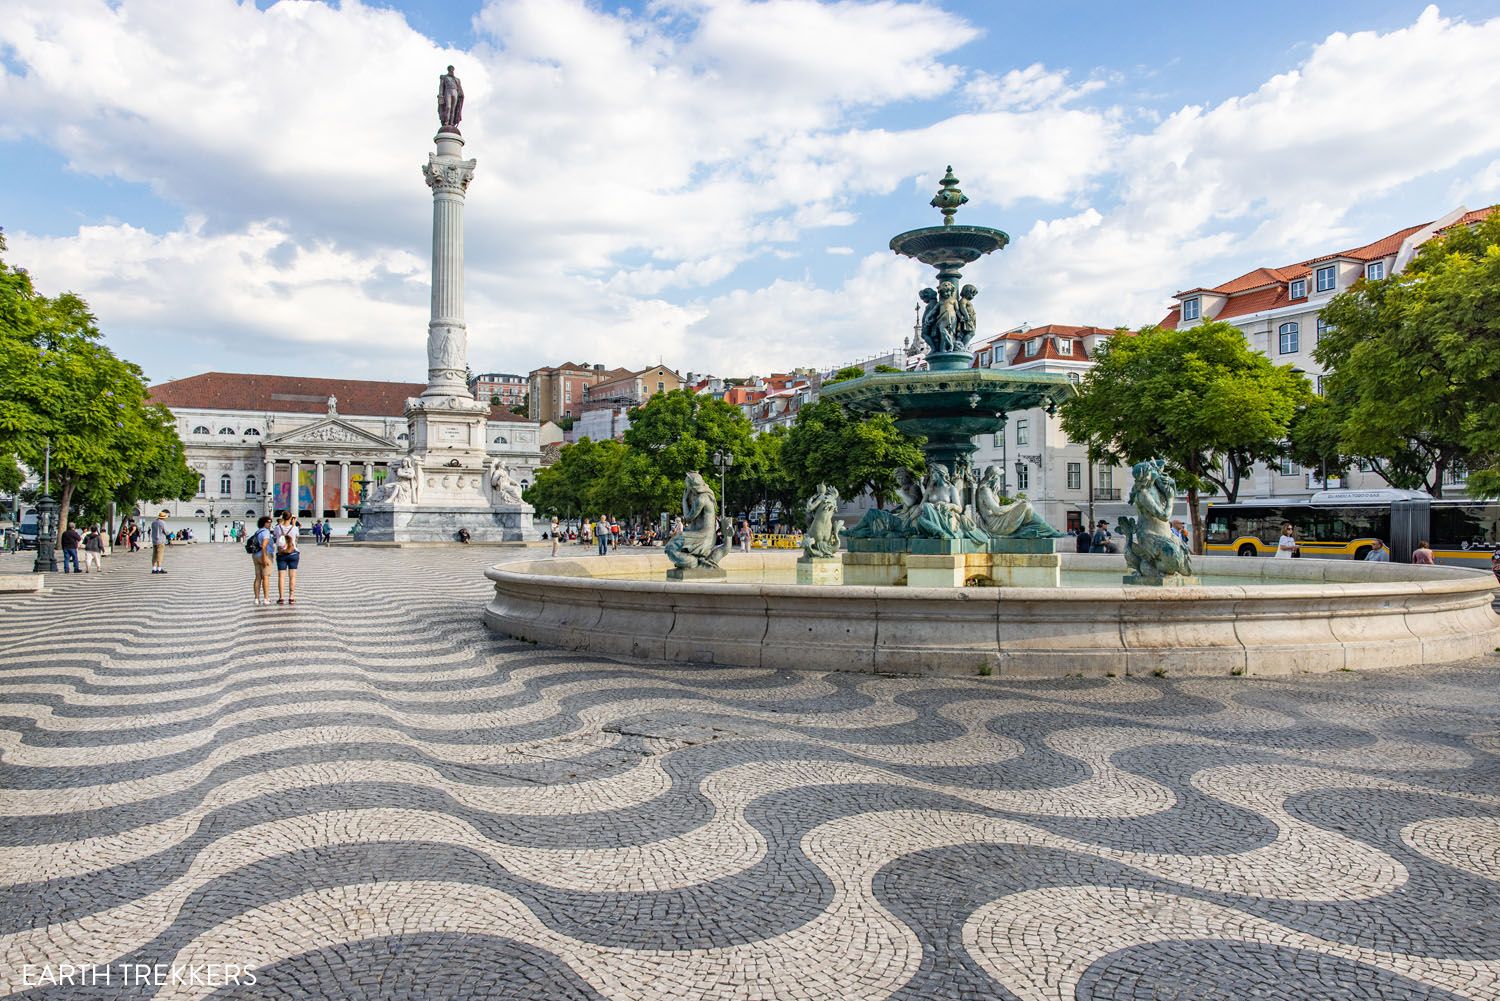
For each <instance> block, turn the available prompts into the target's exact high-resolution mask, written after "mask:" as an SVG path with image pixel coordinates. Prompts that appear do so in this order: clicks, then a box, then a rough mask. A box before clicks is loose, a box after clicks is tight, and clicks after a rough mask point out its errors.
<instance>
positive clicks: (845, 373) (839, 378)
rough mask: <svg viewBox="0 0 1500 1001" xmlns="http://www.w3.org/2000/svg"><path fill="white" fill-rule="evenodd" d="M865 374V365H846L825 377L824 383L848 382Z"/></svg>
mask: <svg viewBox="0 0 1500 1001" xmlns="http://www.w3.org/2000/svg"><path fill="white" fill-rule="evenodd" d="M882 367H886V368H889V366H882ZM892 371H899V369H892ZM864 374H865V368H864V366H863V365H845V366H844V367H843V368H841V369H839V370H838V371H837V372H835V373H833V375H832V376H830V377H829V378H827V379H824V380H823V385H825V386H831V385H833V384H834V383H835V382H848V381H849V380H850V379H858V378H860V377H861V376H863V375H864Z"/></svg>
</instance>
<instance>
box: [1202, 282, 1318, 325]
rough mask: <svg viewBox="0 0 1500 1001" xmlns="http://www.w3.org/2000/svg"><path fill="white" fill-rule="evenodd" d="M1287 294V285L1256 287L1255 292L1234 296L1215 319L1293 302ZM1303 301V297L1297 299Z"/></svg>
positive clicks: (1257, 311) (1255, 311)
mask: <svg viewBox="0 0 1500 1001" xmlns="http://www.w3.org/2000/svg"><path fill="white" fill-rule="evenodd" d="M1293 301H1294V300H1293V299H1291V298H1290V297H1289V296H1288V295H1287V290H1286V285H1285V284H1280V285H1272V286H1271V287H1270V288H1262V289H1256V290H1255V291H1254V292H1246V293H1245V294H1244V295H1236V296H1232V297H1231V298H1230V299H1229V301H1228V302H1226V303H1225V304H1224V308H1223V309H1221V310H1219V312H1218V315H1217V316H1215V317H1214V319H1215V320H1227V319H1229V318H1230V317H1232V316H1244V315H1245V314H1246V313H1259V312H1260V311H1261V310H1263V309H1275V308H1276V307H1278V306H1285V305H1287V304H1288V303H1291V302H1293ZM1295 301H1296V302H1302V301H1303V299H1297V300H1295Z"/></svg>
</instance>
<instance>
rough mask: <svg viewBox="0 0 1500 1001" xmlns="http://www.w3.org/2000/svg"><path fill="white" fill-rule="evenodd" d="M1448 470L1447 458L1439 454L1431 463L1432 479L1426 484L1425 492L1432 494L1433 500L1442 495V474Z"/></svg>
mask: <svg viewBox="0 0 1500 1001" xmlns="http://www.w3.org/2000/svg"><path fill="white" fill-rule="evenodd" d="M1447 471H1448V460H1447V459H1445V458H1443V457H1442V456H1441V455H1440V456H1438V457H1437V461H1436V462H1434V463H1433V464H1432V480H1431V481H1430V482H1429V483H1428V485H1427V492H1428V493H1429V494H1431V495H1432V498H1433V500H1437V499H1439V498H1440V497H1442V496H1443V475H1444V474H1445V473H1447Z"/></svg>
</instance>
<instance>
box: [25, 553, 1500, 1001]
mask: <svg viewBox="0 0 1500 1001" xmlns="http://www.w3.org/2000/svg"><path fill="white" fill-rule="evenodd" d="M514 555H516V554H515V553H514V551H505V550H493V549H492V550H482V549H468V550H403V551H395V550H382V549H364V548H354V547H348V548H333V549H321V550H320V549H308V550H307V551H306V552H305V555H304V556H303V564H302V566H303V569H302V574H301V582H300V583H301V586H300V588H299V600H298V603H297V605H296V606H295V607H282V608H277V607H274V606H273V607H269V608H257V607H254V606H253V605H251V603H250V596H249V578H248V572H247V571H248V560H247V559H246V558H245V557H244V556H243V555H242V554H241V553H240V552H239V551H238V550H237V549H235V548H233V547H230V546H220V547H213V548H210V547H207V546H197V547H190V548H188V549H186V550H178V549H175V548H174V549H173V550H171V551H170V553H169V556H168V567H169V572H168V574H167V575H165V576H162V577H153V576H151V575H150V574H148V573H147V572H146V562H147V561H146V558H145V556H144V555H136V556H117V557H113V558H111V559H109V560H107V561H106V565H107V568H108V569H107V571H106V572H105V573H104V574H100V575H90V576H72V577H68V578H57V579H56V580H55V582H54V584H55V588H54V590H53V591H52V592H51V593H49V594H45V595H42V596H40V597H22V596H15V595H6V596H0V884H3V885H0V993H16V992H19V993H21V994H22V995H23V996H27V997H37V998H43V997H45V998H70V999H71V998H96V997H97V998H111V999H113V998H139V997H153V996H154V997H160V998H174V999H177V998H189V997H193V998H201V997H215V998H308V999H313V998H330V999H332V998H412V997H428V998H513V999H528V1001H536V999H543V1001H545V999H558V998H608V999H627V998H641V999H683V1001H697V999H702V998H744V999H751V998H789V999H809V1001H811V999H829V998H896V999H903V1001H918V999H923V1001H926V999H933V998H985V999H989V998H1023V999H1064V998H1095V999H1111V1001H1113V999H1125V998H1133V999H1143V998H1153V999H1164V998H1183V999H1187V998H1192V999H1204V998H1223V999H1231V998H1232V999H1241V998H1252V997H1253V998H1284V999H1298V1001H1301V999H1307V998H1318V999H1322V998H1335V999H1350V1001H1352V999H1356V998H1359V999H1368V998H1391V999H1394V998H1416V997H1421V998H1454V997H1465V998H1485V999H1494V998H1500V767H1497V762H1500V671H1497V668H1500V657H1490V658H1486V659H1485V660H1483V661H1479V662H1473V663H1470V664H1465V665H1459V666H1457V667H1451V668H1447V669H1443V670H1427V671H1423V672H1401V673H1369V674H1361V673H1345V674H1336V675H1325V676H1319V677H1305V678H1297V679H1291V680H1286V681H1275V680H1249V679H1239V678H1226V679H1199V680H1191V681H1186V680H1174V679H1172V678H1170V677H1167V678H1160V679H1156V678H1147V679H1128V680H1127V679H1109V680H1102V681H1083V680H1072V681H1066V682H1051V683H1040V682H1037V683H1017V682H1011V683H1001V682H997V681H994V680H991V679H980V678H975V679H972V680H964V679H940V680H917V679H909V678H889V677H871V676H868V675H856V674H813V673H808V674H795V673H785V672H783V673H771V672H764V671H754V670H739V669H711V668H710V669H697V668H681V667H673V666H663V665H655V664H645V663H640V662H630V661H623V660H617V659H611V658H591V657H586V656H580V655H578V654H573V653H565V652H561V651H557V650H551V649H548V648H545V647H538V646H533V645H528V644H524V643H518V642H513V641H506V640H501V639H496V638H492V637H490V636H489V635H488V634H486V632H485V631H484V629H483V627H482V626H481V624H480V619H479V612H480V607H481V604H482V602H483V600H484V599H485V597H486V596H487V582H486V581H485V580H484V579H483V577H482V575H481V573H480V570H481V568H482V566H483V565H484V564H485V563H487V562H490V561H492V560H494V559H496V558H498V557H499V556H512V557H513V556H514ZM14 559H16V558H13V557H8V558H7V560H8V561H14ZM8 567H9V563H7V566H6V567H0V572H3V570H4V569H6V568H8ZM120 963H126V964H131V965H129V966H126V967H120V966H119V965H118V964H120ZM27 964H30V965H29V966H28V965H27ZM61 964H75V965H82V964H114V965H111V966H110V967H109V970H110V982H109V983H103V982H102V973H101V972H100V971H99V970H97V969H96V970H94V971H92V972H89V971H83V972H81V973H78V974H75V980H74V983H73V984H71V985H51V984H44V985H43V986H39V987H32V986H29V985H30V984H36V983H38V982H40V981H43V980H45V979H47V978H48V977H53V978H55V977H58V976H61V975H62V974H63V973H64V972H66V971H63V970H62V969H61ZM135 964H176V965H177V967H178V968H179V973H178V975H177V976H176V977H175V978H174V976H173V973H172V970H171V968H170V967H169V966H163V967H161V968H159V970H156V971H148V970H147V968H146V966H145V965H141V966H139V967H138V966H136V965H135ZM209 964H229V965H230V966H249V967H253V978H254V983H253V984H251V983H249V982H248V975H239V976H238V979H239V980H240V982H239V983H238V984H236V983H228V984H226V983H224V980H225V979H226V978H227V977H228V976H229V975H230V973H231V970H230V969H227V968H226V967H225V966H224V965H213V966H210V965H209ZM122 971H129V972H130V973H132V974H133V976H130V977H127V976H126V973H125V972H122ZM174 979H176V980H180V981H184V982H174ZM194 979H196V980H197V982H193V981H194Z"/></svg>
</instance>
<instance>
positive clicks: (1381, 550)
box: [1276, 539, 1431, 563]
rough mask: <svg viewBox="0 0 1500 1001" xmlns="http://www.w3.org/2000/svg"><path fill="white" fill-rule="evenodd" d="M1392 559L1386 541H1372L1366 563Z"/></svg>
mask: <svg viewBox="0 0 1500 1001" xmlns="http://www.w3.org/2000/svg"><path fill="white" fill-rule="evenodd" d="M1276 555H1277V556H1280V555H1281V554H1280V553H1277V554H1276ZM1428 555H1431V552H1430V551H1429V553H1428ZM1412 557H1413V558H1412V562H1413V563H1415V562H1416V554H1415V553H1413V554H1412ZM1390 561H1391V551H1390V550H1389V549H1387V548H1385V543H1384V542H1382V541H1381V540H1379V539H1376V540H1375V541H1374V542H1372V543H1370V551H1369V552H1368V553H1366V554H1365V562H1366V563H1389V562H1390Z"/></svg>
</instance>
